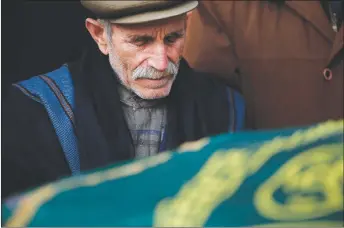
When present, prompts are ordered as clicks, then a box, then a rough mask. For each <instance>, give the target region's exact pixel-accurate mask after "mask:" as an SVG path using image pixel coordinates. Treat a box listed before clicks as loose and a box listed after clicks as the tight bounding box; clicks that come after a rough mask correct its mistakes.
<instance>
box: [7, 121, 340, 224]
mask: <svg viewBox="0 0 344 228" xmlns="http://www.w3.org/2000/svg"><path fill="white" fill-rule="evenodd" d="M2 219H3V225H5V226H7V227H19V226H30V227H32V226H83V227H89V226H122V227H123V226H155V227H173V226H174V227H185V226H189V227H190V226H192V227H204V226H218V227H219V226H236V227H239V226H263V225H264V226H305V227H313V226H322V227H329V226H343V120H341V121H329V122H326V123H322V124H319V125H316V126H311V127H307V128H300V129H286V130H279V131H262V132H243V133H236V134H227V135H220V136H217V137H214V138H205V139H202V140H199V141H197V142H192V143H186V144H184V145H182V146H181V147H180V148H178V149H177V150H175V151H171V152H166V153H161V154H159V155H157V156H154V157H150V158H145V159H141V160H136V161H132V162H128V163H125V164H121V165H116V166H112V167H107V168H105V169H102V170H97V171H93V172H91V173H88V174H83V175H82V176H79V177H72V178H67V179H64V180H61V181H58V182H55V183H52V184H49V185H46V186H43V187H41V188H38V189H35V190H33V191H30V192H27V193H26V194H23V195H21V196H20V197H13V198H10V199H9V200H7V201H5V203H4V204H2Z"/></svg>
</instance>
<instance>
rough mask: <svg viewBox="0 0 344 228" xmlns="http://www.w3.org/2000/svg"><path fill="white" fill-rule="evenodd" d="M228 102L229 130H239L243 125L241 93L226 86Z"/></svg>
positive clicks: (243, 108)
mask: <svg viewBox="0 0 344 228" xmlns="http://www.w3.org/2000/svg"><path fill="white" fill-rule="evenodd" d="M227 97H228V104H229V126H228V131H229V132H235V131H240V130H242V129H243V128H244V125H245V102H244V98H243V97H242V95H240V94H239V93H238V92H237V91H234V90H233V89H231V88H229V87H227Z"/></svg>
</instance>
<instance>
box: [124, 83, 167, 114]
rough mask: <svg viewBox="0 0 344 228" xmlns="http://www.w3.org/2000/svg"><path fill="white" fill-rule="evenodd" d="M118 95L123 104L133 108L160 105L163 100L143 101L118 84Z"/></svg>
mask: <svg viewBox="0 0 344 228" xmlns="http://www.w3.org/2000/svg"><path fill="white" fill-rule="evenodd" d="M118 93H119V96H120V100H121V102H122V103H123V104H125V105H128V106H131V107H133V108H136V109H138V108H148V107H154V106H156V105H158V104H161V102H163V100H164V99H154V100H145V99H142V98H140V97H139V96H137V95H136V94H135V93H134V92H133V91H131V90H130V89H128V88H126V87H125V86H124V85H122V84H121V83H119V84H118Z"/></svg>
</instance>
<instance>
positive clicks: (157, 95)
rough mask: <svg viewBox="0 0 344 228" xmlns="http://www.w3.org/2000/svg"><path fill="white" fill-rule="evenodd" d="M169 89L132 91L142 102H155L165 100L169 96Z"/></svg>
mask: <svg viewBox="0 0 344 228" xmlns="http://www.w3.org/2000/svg"><path fill="white" fill-rule="evenodd" d="M170 90H171V87H170V86H169V87H164V88H158V89H138V90H136V89H133V91H134V93H135V94H136V95H137V96H139V97H140V98H142V99H144V100H156V99H161V98H165V97H167V96H168V95H169V94H170Z"/></svg>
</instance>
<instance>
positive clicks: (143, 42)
mask: <svg viewBox="0 0 344 228" xmlns="http://www.w3.org/2000/svg"><path fill="white" fill-rule="evenodd" d="M151 41H152V39H150V38H144V37H142V38H136V39H134V40H133V41H132V43H133V44H135V45H136V46H144V45H146V44H148V43H150V42H151Z"/></svg>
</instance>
